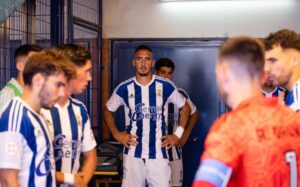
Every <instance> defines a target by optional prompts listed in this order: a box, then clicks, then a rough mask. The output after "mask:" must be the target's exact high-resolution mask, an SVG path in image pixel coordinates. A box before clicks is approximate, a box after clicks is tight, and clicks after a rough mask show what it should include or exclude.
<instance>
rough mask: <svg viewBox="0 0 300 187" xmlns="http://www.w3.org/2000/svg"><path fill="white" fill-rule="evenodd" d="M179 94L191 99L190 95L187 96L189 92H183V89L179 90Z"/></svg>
mask: <svg viewBox="0 0 300 187" xmlns="http://www.w3.org/2000/svg"><path fill="white" fill-rule="evenodd" d="M178 92H179V93H180V94H181V95H183V96H184V97H185V98H186V99H188V98H189V95H188V94H187V92H186V91H185V90H183V89H182V88H178Z"/></svg>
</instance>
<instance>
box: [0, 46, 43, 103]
mask: <svg viewBox="0 0 300 187" xmlns="http://www.w3.org/2000/svg"><path fill="white" fill-rule="evenodd" d="M41 50H42V48H41V47H40V46H38V45H31V44H27V45H22V46H20V47H18V48H17V49H16V51H15V60H16V69H17V71H18V75H17V77H16V78H12V79H11V80H10V81H8V82H7V83H6V84H5V86H4V87H3V88H2V90H1V91H0V109H1V108H3V107H4V106H5V104H6V103H7V102H8V101H9V100H11V99H12V98H13V97H15V96H21V95H22V93H23V88H24V80H23V70H24V66H25V64H26V60H27V59H28V57H30V56H31V55H33V54H35V53H37V52H40V51H41Z"/></svg>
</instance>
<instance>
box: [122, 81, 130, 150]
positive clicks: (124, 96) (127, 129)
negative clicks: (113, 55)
mask: <svg viewBox="0 0 300 187" xmlns="http://www.w3.org/2000/svg"><path fill="white" fill-rule="evenodd" d="M127 86H128V85H127V84H126V87H124V90H123V94H121V93H119V94H120V95H119V96H120V97H122V98H123V100H124V102H125V104H126V107H127V108H130V107H129V103H128V88H127ZM128 115H129V116H128V117H129V118H130V116H131V110H130V111H129V114H128ZM126 125H127V124H126ZM131 129H132V121H131V120H130V124H129V126H128V127H126V131H127V133H130V131H131ZM128 151H129V149H128V148H127V147H124V153H125V154H128Z"/></svg>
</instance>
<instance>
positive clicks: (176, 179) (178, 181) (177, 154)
mask: <svg viewBox="0 0 300 187" xmlns="http://www.w3.org/2000/svg"><path fill="white" fill-rule="evenodd" d="M155 70H156V75H158V76H160V77H163V78H166V79H169V80H172V76H173V73H174V70H175V64H174V62H173V61H172V60H171V59H169V58H160V59H158V60H157V61H156V63H155ZM178 91H179V93H180V94H181V95H182V96H184V97H185V99H186V100H187V103H188V104H189V106H190V109H191V113H190V117H189V122H188V125H187V127H186V129H185V131H184V133H183V135H182V137H181V138H180V139H179V140H178V143H177V145H176V146H172V148H171V149H169V150H168V154H169V161H170V162H169V165H170V167H171V186H174V187H175V186H182V181H183V165H182V149H181V148H182V147H183V146H184V144H185V143H186V141H187V140H188V138H189V136H190V134H191V132H192V130H193V128H194V126H195V125H196V123H197V121H198V119H199V112H198V111H197V108H196V106H195V104H194V103H193V102H192V101H191V99H190V98H189V96H188V94H187V93H186V92H185V91H184V90H183V89H180V88H179V89H178ZM179 116H180V110H179V108H178V107H176V106H174V104H173V103H170V104H169V105H168V123H167V124H168V134H173V133H174V132H175V129H176V128H177V126H178V122H179Z"/></svg>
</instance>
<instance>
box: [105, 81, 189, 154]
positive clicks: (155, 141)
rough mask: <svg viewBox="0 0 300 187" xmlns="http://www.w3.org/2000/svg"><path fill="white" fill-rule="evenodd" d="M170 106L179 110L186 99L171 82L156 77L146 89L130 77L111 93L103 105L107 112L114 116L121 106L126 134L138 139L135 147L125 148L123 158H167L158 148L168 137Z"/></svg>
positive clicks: (164, 149)
mask: <svg viewBox="0 0 300 187" xmlns="http://www.w3.org/2000/svg"><path fill="white" fill-rule="evenodd" d="M169 103H174V104H175V105H177V107H179V108H181V107H182V106H183V105H184V104H185V98H184V97H183V96H182V95H181V94H179V92H178V90H177V88H176V87H175V85H174V84H173V83H172V82H171V81H169V80H167V79H164V78H161V77H158V76H155V75H153V77H152V80H151V81H150V83H149V84H148V85H145V86H143V85H141V84H139V83H138V82H137V80H136V78H135V77H133V78H131V79H128V80H127V81H124V82H122V83H121V84H120V85H119V86H118V87H117V88H116V89H115V90H114V92H113V94H112V96H111V97H110V99H109V100H108V102H107V104H106V107H107V109H108V110H109V111H112V112H115V111H116V110H117V109H118V108H119V107H120V106H121V105H123V106H124V109H125V118H126V121H125V123H126V130H127V132H128V133H130V134H134V135H136V136H137V137H138V138H137V142H138V144H137V145H136V146H135V147H133V146H131V147H130V149H127V148H125V149H124V154H127V155H131V156H134V157H136V158H150V159H154V158H165V159H167V158H168V155H167V150H166V148H165V147H164V148H162V147H161V142H162V140H161V137H162V136H165V135H166V134H167V125H166V123H167V119H166V117H167V114H168V113H167V112H168V104H169Z"/></svg>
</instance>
